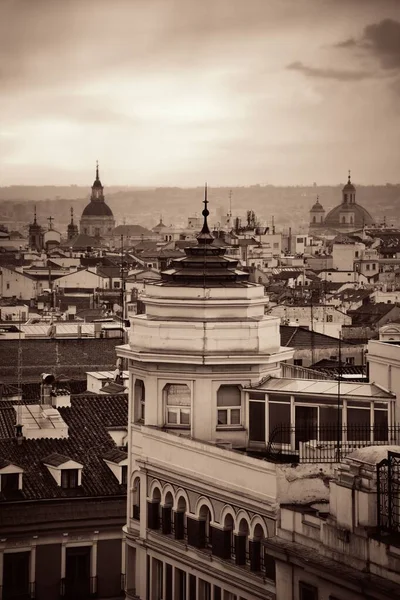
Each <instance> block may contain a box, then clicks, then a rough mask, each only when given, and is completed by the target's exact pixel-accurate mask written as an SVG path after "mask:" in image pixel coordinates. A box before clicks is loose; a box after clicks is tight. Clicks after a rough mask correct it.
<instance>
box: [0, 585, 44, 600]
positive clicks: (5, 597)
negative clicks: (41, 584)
mask: <svg viewBox="0 0 400 600" xmlns="http://www.w3.org/2000/svg"><path fill="white" fill-rule="evenodd" d="M24 587H25V586H24ZM34 598H36V584H35V583H34V582H33V583H28V584H27V586H26V588H25V589H24V590H23V591H21V590H18V591H13V590H8V589H7V588H5V587H3V586H2V585H0V600H33V599H34Z"/></svg>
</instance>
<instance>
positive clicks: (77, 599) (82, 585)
mask: <svg viewBox="0 0 400 600" xmlns="http://www.w3.org/2000/svg"><path fill="white" fill-rule="evenodd" d="M60 596H61V598H66V599H68V600H69V599H70V600H88V599H89V598H95V597H96V596H97V577H89V578H88V579H84V580H82V581H69V580H68V579H67V578H63V579H61V583H60Z"/></svg>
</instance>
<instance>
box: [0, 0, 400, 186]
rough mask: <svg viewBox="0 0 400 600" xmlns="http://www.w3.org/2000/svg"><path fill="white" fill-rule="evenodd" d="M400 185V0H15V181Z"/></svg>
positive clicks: (9, 73) (3, 109) (2, 65)
mask: <svg viewBox="0 0 400 600" xmlns="http://www.w3.org/2000/svg"><path fill="white" fill-rule="evenodd" d="M96 159H98V160H99V162H100V169H101V175H102V180H103V183H104V184H105V185H107V184H108V185H111V184H112V185H117V184H121V185H157V186H160V185H188V186H192V185H193V186H196V185H202V183H203V182H204V180H206V179H207V180H208V181H209V183H210V185H211V186H213V185H214V186H215V185H232V186H233V185H248V184H253V183H271V184H276V185H279V184H288V185H292V184H311V183H312V182H314V181H316V182H317V183H318V184H336V183H340V182H343V181H344V180H345V176H346V173H347V169H349V168H351V170H352V173H353V180H354V181H355V182H356V183H365V184H366V183H377V184H378V183H386V182H388V181H390V182H399V181H400V0H0V186H1V185H10V184H21V183H23V184H46V183H47V184H62V185H64V184H71V183H77V184H84V185H90V184H91V182H92V179H93V175H94V165H95V161H96Z"/></svg>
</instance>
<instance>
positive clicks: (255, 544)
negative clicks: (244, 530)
mask: <svg viewBox="0 0 400 600" xmlns="http://www.w3.org/2000/svg"><path fill="white" fill-rule="evenodd" d="M263 539H264V531H263V528H262V527H261V525H260V524H259V523H258V524H257V525H256V526H255V528H254V535H253V539H252V540H251V541H250V542H249V554H250V570H251V571H261V542H262V540H263Z"/></svg>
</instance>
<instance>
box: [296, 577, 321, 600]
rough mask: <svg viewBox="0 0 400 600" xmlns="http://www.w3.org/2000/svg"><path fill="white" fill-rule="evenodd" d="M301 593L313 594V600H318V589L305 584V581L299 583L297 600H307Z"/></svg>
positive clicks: (310, 584)
mask: <svg viewBox="0 0 400 600" xmlns="http://www.w3.org/2000/svg"><path fill="white" fill-rule="evenodd" d="M303 592H310V593H314V598H313V600H319V593H318V588H317V587H316V586H315V585H312V583H307V582H305V581H299V600H307V599H306V598H305V597H304V596H303Z"/></svg>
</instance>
